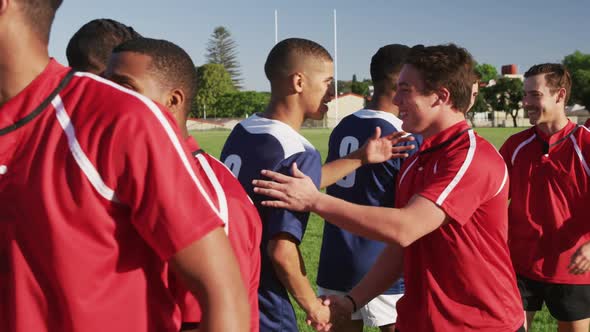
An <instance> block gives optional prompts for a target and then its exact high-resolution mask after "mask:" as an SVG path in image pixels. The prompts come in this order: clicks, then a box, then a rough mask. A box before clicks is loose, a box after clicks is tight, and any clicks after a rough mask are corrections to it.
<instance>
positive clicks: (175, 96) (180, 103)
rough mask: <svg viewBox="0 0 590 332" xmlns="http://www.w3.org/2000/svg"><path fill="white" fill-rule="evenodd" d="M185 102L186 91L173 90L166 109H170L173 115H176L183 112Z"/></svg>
mask: <svg viewBox="0 0 590 332" xmlns="http://www.w3.org/2000/svg"><path fill="white" fill-rule="evenodd" d="M185 101H186V95H185V94H184V91H182V90H181V89H172V90H171V91H170V92H169V93H168V97H167V98H166V107H168V109H169V110H170V111H171V112H172V113H174V114H176V113H177V112H182V111H183V109H184V103H185Z"/></svg>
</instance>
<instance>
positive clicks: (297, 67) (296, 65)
mask: <svg viewBox="0 0 590 332" xmlns="http://www.w3.org/2000/svg"><path fill="white" fill-rule="evenodd" d="M332 61H333V60H332V56H330V53H328V51H327V50H326V49H325V48H324V47H322V45H320V44H318V43H316V42H313V41H311V40H307V39H301V38H289V39H285V40H283V41H281V42H279V43H278V44H276V45H275V46H274V47H273V48H272V50H271V51H270V53H269V54H268V57H267V59H266V63H265V64H264V72H265V74H266V77H267V78H268V80H269V81H270V82H271V83H272V82H274V81H276V80H277V79H282V78H286V77H288V76H289V75H291V74H293V73H294V72H298V71H300V72H303V71H305V69H306V66H309V65H312V66H313V64H314V63H318V64H321V63H324V62H332Z"/></svg>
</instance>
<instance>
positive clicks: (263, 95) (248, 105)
mask: <svg viewBox="0 0 590 332" xmlns="http://www.w3.org/2000/svg"><path fill="white" fill-rule="evenodd" d="M269 101H270V93H268V92H256V91H237V92H230V93H226V94H224V95H222V96H220V97H219V98H218V99H217V101H216V102H215V105H213V107H214V109H215V110H216V114H217V116H218V117H225V118H244V117H247V116H249V115H252V114H254V113H260V112H264V110H265V109H266V107H267V106H268V103H269Z"/></svg>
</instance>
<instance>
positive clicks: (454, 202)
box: [396, 121, 523, 332]
mask: <svg viewBox="0 0 590 332" xmlns="http://www.w3.org/2000/svg"><path fill="white" fill-rule="evenodd" d="M400 174H401V176H400V177H399V180H398V186H399V189H398V194H397V199H396V206H397V207H403V206H405V205H406V204H407V203H408V201H409V200H410V199H411V198H412V197H413V196H414V195H420V196H422V197H425V198H427V199H429V200H431V201H432V202H434V203H435V204H436V205H437V206H439V207H440V208H441V209H443V210H444V211H445V213H446V214H447V215H448V216H449V217H450V218H451V221H450V222H449V223H448V224H445V225H443V226H441V227H439V228H438V229H436V230H435V231H433V232H432V233H430V234H428V235H426V236H424V237H422V238H420V239H418V240H417V241H415V242H414V243H412V244H411V245H410V246H408V247H407V248H405V249H404V280H405V283H406V293H405V295H404V296H403V297H402V298H401V299H400V301H399V302H398V304H397V310H398V319H397V323H396V327H397V328H398V329H399V330H400V331H401V332H410V331H412V332H413V331H417V332H432V331H489V332H492V331H493V332H514V331H516V330H517V329H518V328H520V327H521V326H522V324H523V316H522V303H521V300H520V296H519V293H518V288H517V286H516V276H515V274H514V270H513V269H512V264H511V262H510V255H509V252H508V246H507V243H506V241H507V232H508V216H507V209H508V206H507V205H508V174H507V171H506V166H505V165H504V162H503V161H502V158H501V157H500V155H499V154H498V152H497V151H496V149H495V148H494V147H493V146H492V145H491V144H490V143H488V142H487V141H485V140H484V139H483V138H481V137H479V136H478V135H477V134H475V133H474V132H473V130H472V129H471V128H469V126H468V125H467V122H465V121H462V122H460V123H458V124H456V125H454V126H452V127H450V128H448V129H446V130H444V131H443V132H441V133H439V134H437V135H435V136H433V137H430V138H428V139H425V140H424V143H423V145H422V146H421V147H420V152H419V153H417V154H416V155H414V156H412V157H410V158H409V159H408V160H406V161H405V162H404V165H403V167H402V169H401V171H400Z"/></svg>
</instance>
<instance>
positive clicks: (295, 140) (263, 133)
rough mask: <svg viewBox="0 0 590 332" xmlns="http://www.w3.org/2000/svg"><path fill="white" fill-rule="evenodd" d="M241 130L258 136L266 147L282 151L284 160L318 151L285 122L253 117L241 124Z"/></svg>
mask: <svg viewBox="0 0 590 332" xmlns="http://www.w3.org/2000/svg"><path fill="white" fill-rule="evenodd" d="M239 126H240V128H241V129H242V130H243V131H244V132H246V133H247V134H250V135H257V136H258V137H259V139H260V140H262V141H264V143H265V145H267V146H269V147H271V148H272V149H273V150H282V152H283V156H282V159H287V158H289V157H291V156H293V155H295V154H298V153H313V152H314V151H317V150H316V149H315V147H314V146H313V144H311V143H310V142H309V141H308V140H307V139H306V138H305V137H303V136H302V135H301V134H300V133H298V132H297V131H296V130H295V129H293V128H291V127H290V126H289V125H287V124H286V123H284V122H281V121H278V120H273V119H268V118H264V117H262V116H259V115H256V114H255V115H252V116H250V117H249V118H247V119H245V120H243V121H242V122H240V124H239Z"/></svg>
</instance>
